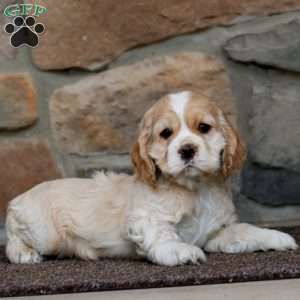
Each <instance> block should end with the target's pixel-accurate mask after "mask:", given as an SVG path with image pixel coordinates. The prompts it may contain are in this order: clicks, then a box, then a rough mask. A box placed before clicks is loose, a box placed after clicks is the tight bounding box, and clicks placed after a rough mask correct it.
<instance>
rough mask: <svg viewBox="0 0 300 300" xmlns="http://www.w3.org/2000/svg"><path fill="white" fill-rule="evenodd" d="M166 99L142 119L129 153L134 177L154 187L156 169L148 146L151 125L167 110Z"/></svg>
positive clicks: (151, 129) (160, 101)
mask: <svg viewBox="0 0 300 300" xmlns="http://www.w3.org/2000/svg"><path fill="white" fill-rule="evenodd" d="M167 101H168V98H167V97H163V98H161V99H160V100H159V101H158V102H157V103H156V104H155V105H154V106H153V107H152V108H151V109H150V110H149V111H147V112H146V114H145V115H144V118H143V119H142V122H141V125H140V129H139V135H138V138H137V141H136V142H135V143H134V145H133V147H132V151H131V159H132V163H133V166H134V170H135V173H136V176H137V178H138V179H140V180H141V181H143V182H145V183H148V184H149V185H150V186H151V187H152V188H155V187H156V179H157V178H156V167H155V165H154V162H153V160H152V159H151V158H150V156H149V151H148V148H149V144H150V143H151V142H152V134H153V125H154V124H155V123H156V122H157V120H158V119H159V118H160V117H161V116H163V115H164V114H165V113H166V111H167V110H168V102H167Z"/></svg>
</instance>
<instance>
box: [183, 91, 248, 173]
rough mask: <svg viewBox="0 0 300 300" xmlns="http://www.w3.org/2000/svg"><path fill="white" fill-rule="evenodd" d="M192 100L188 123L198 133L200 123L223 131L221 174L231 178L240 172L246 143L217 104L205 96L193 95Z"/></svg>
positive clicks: (187, 114)
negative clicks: (223, 146)
mask: <svg viewBox="0 0 300 300" xmlns="http://www.w3.org/2000/svg"><path fill="white" fill-rule="evenodd" d="M191 95H192V96H191V99H190V101H189V103H188V105H187V108H186V112H185V115H186V122H187V124H188V126H189V128H190V129H191V130H192V131H194V132H195V131H197V127H198V124H199V122H204V123H208V124H209V125H211V126H212V127H213V129H216V130H221V131H222V133H223V135H224V137H225V140H226V146H225V149H224V154H223V165H222V170H221V174H222V176H224V177H228V176H230V175H231V174H232V173H234V172H235V171H237V170H239V169H240V168H241V167H242V165H243V163H244V161H245V158H246V149H245V145H244V142H243V141H242V139H241V137H240V136H239V134H238V132H237V131H236V130H235V129H234V128H233V126H232V125H231V124H230V122H229V120H228V116H227V115H226V114H225V112H224V111H222V110H221V109H220V108H219V107H218V106H217V104H216V103H215V102H213V101H212V100H211V99H208V98H207V97H206V96H204V95H200V94H193V93H192V94H191Z"/></svg>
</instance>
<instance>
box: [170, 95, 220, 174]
mask: <svg viewBox="0 0 300 300" xmlns="http://www.w3.org/2000/svg"><path fill="white" fill-rule="evenodd" d="M169 99H170V100H169V101H170V106H171V109H172V111H174V112H175V113H176V115H177V117H178V120H179V123H180V128H179V131H178V132H177V134H176V136H175V137H174V138H173V140H172V141H171V142H170V144H169V146H168V153H167V165H168V170H169V173H170V174H171V175H177V174H179V173H180V172H182V171H185V173H186V175H189V176H196V175H199V172H200V171H215V170H217V169H218V168H219V167H220V155H219V152H220V150H221V149H222V148H223V147H224V144H225V140H224V138H223V136H222V134H221V133H220V132H217V131H216V132H214V133H211V134H209V135H207V136H205V137H204V136H201V134H196V133H195V132H193V131H192V130H191V129H190V128H189V127H188V125H187V123H186V118H188V111H187V108H188V103H189V101H190V99H191V93H190V92H180V93H176V94H171V95H169ZM205 118H206V121H207V122H208V121H210V120H211V118H212V116H209V115H207V116H205ZM186 144H191V145H193V146H194V148H195V149H196V153H195V155H194V157H193V158H192V159H191V160H190V161H188V162H187V161H185V160H184V159H182V158H181V155H180V153H179V150H180V149H181V147H182V146H184V145H186Z"/></svg>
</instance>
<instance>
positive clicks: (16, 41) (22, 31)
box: [4, 16, 45, 48]
mask: <svg viewBox="0 0 300 300" xmlns="http://www.w3.org/2000/svg"><path fill="white" fill-rule="evenodd" d="M4 30H5V32H6V33H8V34H11V37H10V43H11V45H12V46H13V47H15V48H18V47H20V46H22V45H27V46H29V47H32V48H34V47H36V46H37V45H38V44H39V35H40V34H42V33H43V32H44V31H45V26H44V25H43V24H42V23H36V21H35V18H34V17H33V16H28V17H26V18H23V17H21V16H18V17H15V18H14V20H13V22H12V23H8V24H6V26H5V27H4Z"/></svg>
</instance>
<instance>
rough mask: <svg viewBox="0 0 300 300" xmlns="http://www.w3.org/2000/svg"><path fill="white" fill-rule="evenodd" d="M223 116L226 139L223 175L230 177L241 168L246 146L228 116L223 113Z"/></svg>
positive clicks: (223, 129) (222, 128)
mask: <svg viewBox="0 0 300 300" xmlns="http://www.w3.org/2000/svg"><path fill="white" fill-rule="evenodd" d="M222 118H223V119H224V120H225V122H222V125H221V130H222V131H223V134H224V136H225V139H226V146H225V149H224V154H223V166H222V175H223V176H224V177H228V176H230V175H232V173H234V172H235V171H238V170H239V169H241V167H242V165H243V163H244V161H245V159H246V147H245V144H244V142H243V141H242V139H241V137H240V136H239V134H238V133H237V131H236V130H235V129H234V128H233V127H232V125H231V124H230V123H229V121H228V118H227V116H226V115H224V114H223V113H222Z"/></svg>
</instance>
